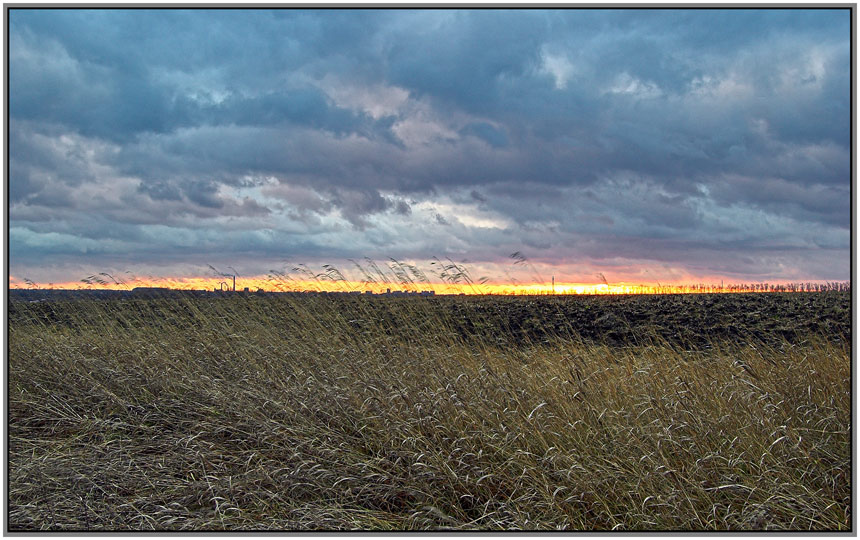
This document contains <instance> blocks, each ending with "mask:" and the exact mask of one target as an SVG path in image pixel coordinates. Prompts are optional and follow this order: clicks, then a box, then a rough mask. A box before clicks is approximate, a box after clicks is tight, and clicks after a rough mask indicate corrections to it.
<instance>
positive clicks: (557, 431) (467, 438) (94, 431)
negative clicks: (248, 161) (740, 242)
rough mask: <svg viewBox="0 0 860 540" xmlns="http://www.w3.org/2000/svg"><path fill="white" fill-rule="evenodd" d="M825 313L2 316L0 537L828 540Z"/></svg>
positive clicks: (56, 308) (839, 313)
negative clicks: (224, 533) (741, 537)
mask: <svg viewBox="0 0 860 540" xmlns="http://www.w3.org/2000/svg"><path fill="white" fill-rule="evenodd" d="M743 298H748V299H749V301H748V302H743V301H742V300H743ZM667 306H668V307H667ZM703 306H704V307H703ZM849 306H850V296H849V295H848V294H846V293H822V294H789V295H778V294H774V295H727V296H705V295H702V296H677V297H626V298H576V297H574V298H564V299H557V298H544V299H541V298H531V299H529V298H516V299H487V298H436V299H422V298H406V299H364V298H330V297H322V296H321V297H312V296H308V297H280V298H267V297H256V296H253V295H251V296H246V297H234V298H229V299H192V298H188V299H169V300H168V299H151V300H141V299H134V300H122V301H87V300H78V301H64V302H39V303H25V302H11V303H10V309H9V353H10V355H9V381H8V384H9V388H8V390H9V419H8V420H9V456H8V458H9V469H8V471H9V492H8V498H9V506H8V527H9V529H11V530H38V529H65V530H76V529H77V530H94V529H111V530H118V529H159V530H168V529H185V530H188V529H198V530H199V529H205V530H217V529H230V530H252V529H356V528H357V529H373V530H385V529H395V530H403V529H427V528H433V529H439V528H449V529H500V528H504V529H530V530H536V529H540V530H545V529H557V528H563V529H573V530H581V529H615V530H629V529H633V530H669V529H683V530H711V529H743V530H749V529H799V530H809V529H813V530H847V529H850V527H851V484H850V478H851V441H850V419H851V410H850V405H851V394H850V392H851V388H850V315H849Z"/></svg>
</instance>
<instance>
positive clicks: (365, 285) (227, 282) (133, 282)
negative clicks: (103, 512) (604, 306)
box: [9, 275, 847, 295]
mask: <svg viewBox="0 0 860 540" xmlns="http://www.w3.org/2000/svg"><path fill="white" fill-rule="evenodd" d="M91 278H94V279H88V280H80V281H69V282H62V283H34V282H32V281H29V280H26V279H20V278H17V277H14V276H12V277H10V280H9V287H10V288H11V289H66V290H69V289H72V290H88V289H91V290H128V291H130V290H132V289H134V288H136V287H159V288H168V289H174V290H194V291H227V292H229V291H232V289H233V284H232V278H213V277H174V278H157V279H156V278H135V279H128V280H113V279H112V278H110V277H108V276H104V275H102V276H98V277H93V276H91ZM834 286H838V287H847V284H841V283H840V284H837V283H825V282H815V283H787V282H780V283H745V284H722V285H720V284H710V283H707V282H704V283H698V284H685V283H674V284H671V283H670V284H666V283H650V284H649V283H614V284H608V283H555V284H554V285H553V284H552V283H515V284H512V283H412V282H410V283H406V284H404V283H395V282H367V281H354V280H339V281H330V280H310V279H291V278H282V277H272V276H252V277H247V278H237V280H236V291H244V290H246V289H247V290H248V291H250V292H258V291H259V292H275V293H277V292H341V293H344V292H360V293H364V292H367V291H370V292H373V293H374V294H382V293H386V292H394V291H406V292H421V291H433V292H434V293H435V294H455V295H459V294H465V295H552V294H555V295H596V294H608V295H614V294H693V293H745V292H797V291H819V290H829V289H831V288H833V287H834Z"/></svg>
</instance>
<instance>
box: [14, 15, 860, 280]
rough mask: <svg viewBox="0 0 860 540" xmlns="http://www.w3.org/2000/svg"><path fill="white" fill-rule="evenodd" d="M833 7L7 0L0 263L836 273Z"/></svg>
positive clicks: (565, 276) (843, 32)
mask: <svg viewBox="0 0 860 540" xmlns="http://www.w3.org/2000/svg"><path fill="white" fill-rule="evenodd" d="M849 15H850V14H849V11H848V10H722V11H720V10H716V11H714V10H614V9H610V10H549V11H541V10H526V11H502V10H476V11H467V10H454V11H451V10H431V11H419V10H383V11H377V10H362V11H339V10H331V11H326V10H284V11H279V10H272V11H268V10H266V11H204V10H191V11H181V10H168V11H137V10H127V11H106V10H102V11H86V10H12V11H11V13H10V17H9V43H10V46H9V111H10V117H9V133H8V137H9V148H10V154H9V162H10V163H9V164H10V169H11V170H10V175H9V178H8V181H9V196H10V198H9V212H10V229H9V243H10V246H9V247H10V272H11V274H12V276H15V277H17V278H25V277H26V278H29V279H33V280H36V281H45V282H46V281H74V280H77V279H80V278H81V277H83V276H86V275H88V274H91V273H93V272H99V271H108V272H121V271H125V270H128V271H131V272H136V273H141V274H142V273H148V274H152V275H159V276H177V275H201V276H204V275H207V272H209V273H211V271H209V269H208V266H207V265H209V264H211V265H214V266H216V267H219V266H225V265H229V266H232V267H234V268H236V270H237V271H238V272H239V273H240V274H244V275H254V274H265V273H267V272H268V271H269V270H270V269H278V268H281V269H282V268H285V267H286V266H289V265H295V264H296V263H307V264H309V265H314V264H323V263H333V264H339V263H342V262H343V261H346V260H347V259H348V258H359V259H361V258H363V257H370V258H375V259H380V260H385V259H386V258H387V257H394V258H398V259H404V260H411V261H416V262H420V261H426V260H428V259H431V258H432V257H434V256H435V257H439V258H440V259H444V258H446V257H450V258H451V259H452V260H454V261H463V260H468V261H469V264H472V265H475V266H476V267H477V268H479V269H480V271H485V270H486V273H489V274H492V276H491V277H493V278H494V279H498V280H503V279H504V278H505V272H508V271H511V272H520V271H521V270H522V269H523V268H525V267H526V265H519V266H516V265H513V266H512V264H511V263H512V259H511V258H510V254H511V253H513V252H516V251H519V252H521V253H522V254H524V255H525V256H526V257H528V259H529V260H530V261H531V262H532V265H533V269H537V270H538V271H540V270H544V271H545V272H546V274H548V273H549V272H550V271H551V272H552V273H553V274H554V275H556V279H557V280H567V281H579V282H593V281H595V279H596V278H595V275H596V274H597V273H598V272H600V273H602V274H604V275H605V276H606V277H607V278H608V279H609V280H611V281H614V280H618V281H623V280H628V281H636V282H642V281H649V282H653V281H660V280H663V281H672V280H675V281H677V280H695V279H699V278H702V279H704V278H714V277H724V278H726V279H729V280H734V281H768V280H770V281H776V280H788V281H791V280H813V279H814V280H846V279H848V278H849V270H850V264H849V263H850V261H849V238H850V205H849V191H850V182H851V177H850V173H851V171H850V150H849V145H850V95H849V92H850V86H849V83H850V21H849ZM530 271H532V269H530Z"/></svg>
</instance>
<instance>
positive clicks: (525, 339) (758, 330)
mask: <svg viewBox="0 0 860 540" xmlns="http://www.w3.org/2000/svg"><path fill="white" fill-rule="evenodd" d="M90 302H93V303H94V304H93V305H95V304H99V305H100V306H101V308H100V309H99V310H95V311H93V310H90V309H88V308H87V307H86V305H88V304H89V303H90ZM224 302H243V303H245V302H246V303H249V304H250V305H249V306H248V307H249V308H252V309H253V312H254V313H255V317H260V319H259V320H261V321H266V322H267V323H268V324H272V325H275V326H282V327H283V329H284V331H285V332H289V331H290V327H291V325H292V324H294V323H291V322H288V321H284V320H283V318H282V316H281V315H282V313H283V311H282V310H283V309H284V305H285V304H287V305H288V307H292V308H293V310H294V311H295V312H296V313H297V314H301V313H306V314H307V315H308V316H309V317H313V316H315V314H317V313H321V312H328V313H330V312H332V311H334V312H336V313H339V314H340V317H339V318H341V319H342V321H343V322H346V323H348V324H349V325H350V326H352V327H353V328H354V329H355V331H356V332H358V333H361V332H366V331H370V330H371V329H378V328H379V326H380V325H381V326H382V327H383V328H384V329H386V331H387V332H388V333H389V335H392V336H401V335H404V334H410V336H411V338H412V339H416V340H421V339H427V337H428V335H429V334H428V335H420V334H416V330H418V331H420V329H421V328H422V321H426V322H427V324H428V325H429V324H431V323H432V325H433V326H434V328H436V324H437V323H439V322H442V323H443V324H444V326H446V327H448V328H449V329H450V330H451V332H454V333H456V334H458V335H459V336H460V337H464V338H467V339H470V338H475V339H477V340H479V341H481V342H482V343H486V342H487V340H488V339H489V341H490V342H496V343H499V344H504V343H505V342H512V344H513V345H517V346H519V345H522V344H529V343H533V344H537V343H541V342H545V341H547V340H551V339H556V338H561V339H583V340H585V341H587V342H596V343H606V344H609V345H621V344H634V345H635V344H639V345H643V344H647V343H649V342H650V341H649V340H651V341H653V340H654V339H658V340H665V341H667V342H669V343H672V344H676V345H679V346H690V347H701V346H703V345H707V344H709V343H712V342H715V341H726V340H731V341H745V340H748V339H749V340H751V341H764V342H776V341H782V340H785V341H788V342H790V343H799V342H802V341H803V340H806V339H809V338H810V337H813V336H814V337H822V338H825V339H827V340H830V341H837V342H839V341H850V336H851V315H850V314H851V295H850V293H847V292H827V293H765V294H762V293H748V294H687V295H630V296H516V297H506V296H437V297H435V298H392V297H380V296H377V297H373V298H365V297H358V298H356V297H348V296H334V295H330V296H323V295H307V296H303V295H299V296H289V297H287V296H254V295H252V296H245V297H239V296H237V297H233V298H230V299H218V298H202V299H201V298H197V299H190V300H189V299H178V300H177V299H163V298H162V299H151V300H140V299H132V300H129V299H122V300H116V299H111V300H101V301H95V300H80V301H56V302H54V301H49V302H38V303H30V302H15V301H13V302H11V303H10V306H9V318H10V322H11V323H22V324H28V323H29V324H33V323H36V324H50V325H61V326H68V327H69V328H70V329H75V328H76V327H79V329H80V330H81V331H86V330H87V329H86V328H85V327H86V326H88V319H93V320H92V321H89V323H92V324H96V323H98V320H97V318H99V317H103V316H104V312H105V310H107V311H109V312H113V313H115V314H116V315H117V324H120V325H123V324H125V323H124V322H123V321H124V319H126V318H128V316H130V315H133V314H138V315H140V316H143V317H146V313H148V312H149V311H150V310H151V309H157V310H158V313H159V314H160V317H159V319H158V320H151V321H148V324H152V325H156V326H165V327H169V328H173V329H181V328H183V327H188V328H190V327H193V326H195V325H196V324H197V323H198V322H199V321H201V320H203V319H205V318H206V317H208V316H209V315H215V314H217V312H218V311H219V309H221V307H222V305H223V303H224ZM96 313H101V315H95V314H96ZM165 313H167V314H169V315H168V316H166V317H165V316H164V314H165ZM433 334H438V331H436V330H434V332H433ZM410 336H406V337H410Z"/></svg>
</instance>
